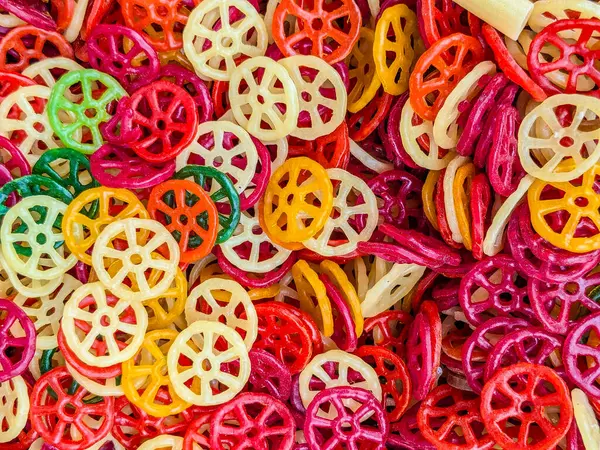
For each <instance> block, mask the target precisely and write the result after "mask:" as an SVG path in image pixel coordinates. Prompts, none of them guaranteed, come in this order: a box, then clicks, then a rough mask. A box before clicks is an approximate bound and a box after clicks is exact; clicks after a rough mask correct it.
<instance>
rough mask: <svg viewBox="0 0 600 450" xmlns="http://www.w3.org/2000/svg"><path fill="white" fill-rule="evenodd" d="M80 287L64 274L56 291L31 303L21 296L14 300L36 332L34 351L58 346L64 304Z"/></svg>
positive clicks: (72, 278)
mask: <svg viewBox="0 0 600 450" xmlns="http://www.w3.org/2000/svg"><path fill="white" fill-rule="evenodd" d="M80 286H81V282H80V281H79V280H77V279H76V278H74V277H72V276H71V275H69V274H65V275H64V278H63V281H62V285H61V286H60V288H59V289H58V290H55V291H53V292H51V293H50V294H48V295H43V296H41V297H40V298H38V299H35V300H34V301H32V299H30V298H29V297H26V296H24V295H22V294H19V295H17V296H16V297H15V298H14V300H13V301H14V302H15V304H17V305H18V306H19V307H20V308H21V309H22V310H23V312H24V313H25V314H27V316H29V318H30V319H31V320H32V321H33V324H34V325H35V329H36V331H37V338H36V344H35V345H36V349H41V350H50V349H53V348H56V347H57V346H58V342H57V340H56V335H57V333H58V329H59V327H60V320H61V319H62V316H63V309H64V305H65V302H66V301H67V300H68V299H69V297H70V296H71V294H72V293H73V291H75V290H76V289H77V288H79V287H80Z"/></svg>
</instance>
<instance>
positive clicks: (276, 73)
mask: <svg viewBox="0 0 600 450" xmlns="http://www.w3.org/2000/svg"><path fill="white" fill-rule="evenodd" d="M229 101H230V102H231V110H232V111H233V116H234V117H235V120H236V122H237V123H239V124H240V125H241V126H242V127H244V128H245V129H246V130H247V131H248V132H249V133H250V134H251V135H253V136H255V137H257V138H258V139H261V140H265V141H274V140H276V139H281V138H283V137H286V136H287V135H288V134H290V133H292V132H293V131H294V130H295V129H296V126H297V124H298V114H299V112H300V102H299V98H298V90H297V89H296V85H295V84H294V81H293V80H292V78H291V77H290V75H289V74H288V72H287V70H286V69H285V68H284V67H283V66H282V65H281V64H278V63H276V62H275V61H273V60H272V59H271V58H267V57H265V56H259V57H256V58H251V59H249V60H247V61H244V62H243V63H242V64H240V65H239V66H238V67H237V69H235V70H234V71H233V73H232V75H231V80H230V81H229ZM282 109H283V110H284V112H282Z"/></svg>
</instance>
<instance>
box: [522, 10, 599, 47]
mask: <svg viewBox="0 0 600 450" xmlns="http://www.w3.org/2000/svg"><path fill="white" fill-rule="evenodd" d="M573 13H579V14H578V15H577V18H578V19H592V18H600V5H599V4H598V3H597V2H590V1H588V0H538V1H537V2H535V3H534V4H533V11H532V13H531V16H530V17H529V21H528V22H527V25H529V27H530V28H531V29H532V30H533V31H534V32H535V33H539V32H540V31H542V30H543V29H544V28H546V27H547V26H548V25H550V24H551V23H552V22H555V21H556V20H563V19H571V18H573V15H572V14H573ZM561 36H562V37H564V38H569V39H577V38H579V33H578V32H577V31H575V30H568V31H563V32H561Z"/></svg>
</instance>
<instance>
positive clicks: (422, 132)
mask: <svg viewBox="0 0 600 450" xmlns="http://www.w3.org/2000/svg"><path fill="white" fill-rule="evenodd" d="M414 119H417V120H419V121H420V122H421V123H419V124H418V125H414V124H413V120H414ZM400 135H401V136H402V145H404V149H405V150H406V153H408V156H410V157H411V159H412V160H413V161H414V162H415V163H416V164H418V165H419V166H421V167H423V168H424V169H429V170H442V169H444V168H446V166H447V165H448V164H450V161H452V159H454V156H455V155H456V154H455V153H454V152H450V151H448V152H446V154H445V155H444V156H443V157H442V156H441V155H440V150H441V149H440V147H439V146H438V145H437V143H436V142H435V138H434V136H433V123H432V122H430V121H428V120H423V119H421V118H419V117H418V116H417V115H416V114H415V112H414V110H413V108H412V106H411V105H410V102H406V104H405V105H404V107H403V108H402V114H401V117H400ZM422 136H426V137H427V139H426V140H427V142H429V151H428V152H425V151H424V150H423V148H422V147H421V145H420V144H419V141H418V139H419V138H420V137H422Z"/></svg>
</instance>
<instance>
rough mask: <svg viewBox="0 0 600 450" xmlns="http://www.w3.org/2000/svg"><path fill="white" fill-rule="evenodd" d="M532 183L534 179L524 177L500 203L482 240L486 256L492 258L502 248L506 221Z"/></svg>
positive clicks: (527, 176)
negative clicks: (513, 190)
mask: <svg viewBox="0 0 600 450" xmlns="http://www.w3.org/2000/svg"><path fill="white" fill-rule="evenodd" d="M534 181H535V178H533V177H532V176H531V175H525V176H524V177H523V178H522V179H521V182H520V183H519V186H518V187H517V189H516V190H515V192H513V193H512V194H510V195H509V196H508V197H507V198H506V200H505V201H504V203H502V206H501V207H500V209H498V211H496V214H495V215H494V218H493V219H492V224H491V225H490V227H489V228H488V230H487V232H486V234H485V238H484V240H483V253H484V254H486V255H487V256H494V255H496V254H498V253H500V251H501V250H502V248H503V247H504V230H505V229H506V225H508V221H509V220H510V217H511V216H512V213H513V211H514V210H515V208H516V207H517V206H518V205H519V203H521V201H522V200H523V198H525V195H526V194H527V191H528V190H529V187H530V186H531V185H532V184H533V182H534Z"/></svg>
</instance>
